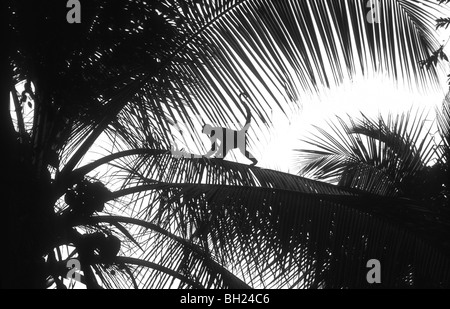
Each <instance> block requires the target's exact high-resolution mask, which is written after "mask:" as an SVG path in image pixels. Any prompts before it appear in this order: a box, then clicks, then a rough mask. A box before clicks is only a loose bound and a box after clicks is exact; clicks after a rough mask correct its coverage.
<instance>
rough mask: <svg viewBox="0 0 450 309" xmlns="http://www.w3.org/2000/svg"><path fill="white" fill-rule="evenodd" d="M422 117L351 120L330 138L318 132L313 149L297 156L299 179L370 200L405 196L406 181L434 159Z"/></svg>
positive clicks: (335, 129) (334, 127) (336, 128)
mask: <svg viewBox="0 0 450 309" xmlns="http://www.w3.org/2000/svg"><path fill="white" fill-rule="evenodd" d="M426 121H427V120H426V115H425V114H424V113H423V112H422V113H419V112H417V113H415V115H411V111H410V112H408V113H406V114H402V115H400V116H396V117H394V116H392V115H389V116H388V117H387V120H385V119H383V117H381V116H379V117H378V119H374V120H371V119H369V118H368V117H366V116H364V115H362V118H361V119H360V120H354V119H352V118H351V117H350V125H348V124H346V123H345V122H344V121H342V120H341V119H338V123H339V124H331V132H330V133H328V132H327V131H326V130H324V129H322V128H318V131H319V133H320V135H317V134H315V135H314V136H313V138H311V139H309V140H306V142H307V143H308V144H310V145H312V146H314V147H315V148H317V149H306V150H299V151H300V156H299V158H300V162H302V164H303V166H302V167H301V170H300V173H301V174H304V175H309V176H312V177H315V178H318V179H322V180H331V181H336V180H337V181H339V184H340V185H342V186H344V187H348V188H355V189H360V190H363V191H367V192H371V193H374V194H380V195H386V196H396V195H398V194H403V195H404V194H406V193H405V192H407V191H408V186H409V185H411V183H410V182H409V181H411V179H412V178H415V177H417V175H418V174H419V173H421V172H422V171H424V170H425V169H426V167H427V165H429V164H430V163H431V162H432V160H433V159H434V158H433V156H434V153H435V152H434V143H433V139H432V137H431V136H430V135H431V134H430V132H431V128H432V125H429V124H426Z"/></svg>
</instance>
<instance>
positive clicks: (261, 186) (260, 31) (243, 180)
mask: <svg viewBox="0 0 450 309" xmlns="http://www.w3.org/2000/svg"><path fill="white" fill-rule="evenodd" d="M421 3H423V4H426V5H427V6H428V7H429V9H428V10H423V9H421V8H422V7H421V6H420V4H421ZM63 4H64V3H63ZM1 5H2V12H5V13H6V14H7V16H6V18H2V22H3V23H4V25H3V27H4V29H6V31H5V34H6V38H5V39H4V40H2V41H3V42H5V47H4V49H5V50H6V51H7V52H8V53H7V57H2V58H1V68H2V70H1V72H2V74H1V76H2V82H1V84H0V85H1V98H2V106H3V112H2V113H0V114H1V116H2V117H3V119H2V121H0V123H1V124H0V125H1V126H2V132H4V134H2V137H1V138H2V140H1V143H2V145H3V149H4V160H5V161H4V162H5V171H4V175H6V177H8V179H7V181H6V182H5V184H4V186H3V196H4V201H5V203H4V205H5V206H4V208H5V209H4V212H3V216H4V218H5V222H6V224H4V225H2V226H3V229H4V231H3V232H4V234H3V235H6V244H4V248H6V249H5V250H4V254H2V259H3V260H2V265H8V266H7V267H6V270H5V272H4V273H3V274H2V277H1V278H2V286H3V287H39V288H42V287H46V286H56V287H58V288H64V287H66V286H67V280H66V279H64V278H66V277H67V276H68V272H69V270H68V269H67V267H68V265H69V266H71V265H75V266H76V267H77V264H71V263H74V261H78V262H79V266H80V267H81V270H82V272H83V274H82V276H81V279H80V281H81V282H82V283H83V284H84V285H86V286H87V287H88V288H96V287H100V286H102V287H130V286H134V287H140V288H149V287H153V288H155V287H156V288H161V287H194V288H224V287H232V288H244V287H354V286H364V285H365V284H367V282H366V279H365V275H364V269H365V261H366V260H368V259H369V258H370V259H371V258H377V257H378V258H379V259H381V260H382V261H383V263H385V264H384V265H386V268H385V269H386V271H389V272H388V273H387V274H389V275H388V276H386V278H389V279H388V280H387V281H385V282H384V284H386V285H387V286H409V285H418V284H419V283H420V282H423V281H424V280H425V281H426V282H429V283H430V284H431V285H433V286H448V278H449V275H448V271H449V267H448V265H449V264H448V260H447V259H446V257H445V256H443V255H442V252H441V251H439V248H440V247H439V248H436V247H435V245H434V243H433V244H430V243H428V242H426V241H424V240H423V239H422V238H420V237H419V236H417V235H416V233H415V232H416V229H419V227H415V228H414V229H411V228H410V225H411V224H414V223H416V222H418V220H419V219H418V218H420V219H421V216H420V215H421V214H422V213H423V211H425V210H424V209H423V208H422V207H420V205H416V204H415V203H412V202H410V201H403V202H402V203H399V202H398V200H397V199H394V200H387V199H386V198H383V199H379V198H372V196H370V197H368V196H367V195H366V193H365V192H363V191H358V190H354V189H352V190H349V189H345V188H339V187H336V186H333V185H329V184H326V183H321V182H317V181H311V180H308V179H305V178H301V177H297V176H293V175H288V174H283V173H279V172H275V171H270V170H264V169H260V168H257V167H248V166H245V165H241V164H237V163H232V162H228V161H223V160H214V159H213V160H206V159H203V158H199V159H186V158H176V157H174V156H172V154H171V152H170V151H169V149H170V148H171V146H172V144H173V143H174V142H175V140H174V135H175V133H176V132H175V131H176V128H179V127H180V126H179V124H180V123H184V124H186V127H187V128H188V131H189V132H188V133H191V134H190V135H191V136H193V138H192V140H193V142H194V144H195V145H196V146H197V147H198V150H199V151H202V150H204V149H202V148H201V145H200V143H199V139H198V136H196V135H195V133H194V132H195V129H194V128H195V126H196V125H198V122H206V121H209V122H217V123H221V124H224V123H227V122H236V121H239V120H240V119H241V118H242V116H241V111H243V108H242V106H241V105H240V102H239V99H238V98H239V95H240V94H241V93H247V94H248V96H249V97H250V98H251V100H250V101H251V102H252V103H251V106H250V109H251V110H252V112H253V115H254V124H255V125H256V126H254V127H256V128H257V130H258V131H259V132H266V131H265V130H266V129H265V128H266V127H267V126H268V125H270V119H269V117H268V110H270V109H272V108H279V109H281V110H283V111H287V110H288V109H289V108H295V107H296V106H297V104H298V103H297V99H298V93H297V90H296V89H302V90H303V91H305V92H308V91H309V92H314V91H315V90H316V89H317V87H318V86H320V85H330V84H332V83H339V82H340V81H341V80H342V79H344V78H345V77H346V76H352V75H353V74H355V73H357V72H366V71H372V70H375V71H377V72H386V73H388V74H390V75H391V76H393V77H395V78H397V79H398V80H402V79H408V80H411V81H412V82H411V84H414V85H415V86H421V87H425V86H426V85H427V84H428V83H429V81H431V82H433V81H435V80H436V72H435V71H434V70H431V71H429V72H425V71H422V70H420V66H419V64H418V61H419V60H420V59H423V58H425V57H427V56H428V55H429V54H430V53H432V52H433V51H434V50H437V49H438V44H437V41H436V39H435V38H434V36H433V18H434V17H433V13H435V12H436V10H437V5H436V4H435V3H434V1H426V0H424V1H421V2H411V3H410V2H407V1H400V0H398V1H389V2H385V3H384V5H383V6H382V7H381V8H379V9H378V8H377V9H374V8H367V2H366V1H346V0H342V1H335V0H334V1H320V2H317V1H294V0H292V1H266V0H254V1H250V0H227V1H226V0H224V1H209V0H200V1H197V0H160V1H152V2H151V3H150V2H149V1H148V2H138V1H131V0H128V1H123V2H120V3H119V2H111V1H105V0H98V1H90V2H89V3H87V2H86V3H85V2H83V3H82V11H81V23H80V24H69V23H67V22H66V20H65V17H66V14H67V10H68V9H67V8H66V7H65V6H63V5H62V4H61V1H56V0H51V1H33V2H32V3H25V2H21V1H2V4H1ZM433 10H434V12H433ZM367 13H371V14H380V16H378V17H379V18H380V19H381V22H380V23H377V22H376V21H375V22H374V19H373V18H370V20H369V19H368V17H367ZM372 17H373V16H372ZM375 20H378V19H377V18H375ZM399 38H405V40H399ZM398 56H400V57H402V59H403V62H401V63H398V62H397V61H396V57H398ZM403 68H406V70H402V69H403ZM411 76H413V77H414V78H411ZM405 77H406V78H405ZM10 97H11V98H10ZM28 112H29V113H28ZM286 113H287V112H286ZM196 119H199V120H196ZM185 135H186V134H185ZM99 145H100V146H103V145H107V147H108V148H106V146H104V147H103V149H102V150H103V152H102V153H101V156H100V158H98V157H97V158H86V157H87V156H88V155H92V153H93V152H94V151H99ZM96 146H97V147H96ZM105 148H106V149H105ZM105 166H106V167H107V168H103V169H102V167H105ZM386 204H388V205H392V209H393V210H392V212H387V213H386V212H384V208H381V205H386ZM399 209H400V210H401V211H404V210H407V212H408V216H406V217H405V221H404V222H403V223H402V224H397V225H396V224H395V223H396V222H395V221H394V222H392V221H390V219H392V218H396V217H395V211H397V210H399ZM393 212H394V213H393ZM374 214H376V215H377V216H378V217H376V216H375V215H374ZM385 217H387V219H386V220H383V219H384V218H385ZM420 222H422V221H420ZM426 228H428V226H426ZM428 236H430V237H431V238H432V237H433V236H435V235H434V234H433V233H431V232H430V233H429V234H428ZM441 236H442V235H440V237H441ZM432 239H433V238H432ZM379 243H383V246H382V247H380V246H378V244H379ZM405 245H406V246H408V248H413V249H414V250H415V251H414V252H416V255H414V256H408V255H405V252H407V251H403V250H400V251H399V252H398V249H400V248H402V246H405ZM361 261H363V262H361ZM399 263H402V264H401V265H400V266H401V267H400V266H399ZM442 267H444V268H442ZM445 267H447V268H445ZM441 269H444V271H442V272H438V270H441ZM78 270H79V269H75V270H72V271H70V273H73V271H75V272H76V271H78ZM428 279H429V280H428ZM420 280H422V281H420ZM418 282H419V283H418Z"/></svg>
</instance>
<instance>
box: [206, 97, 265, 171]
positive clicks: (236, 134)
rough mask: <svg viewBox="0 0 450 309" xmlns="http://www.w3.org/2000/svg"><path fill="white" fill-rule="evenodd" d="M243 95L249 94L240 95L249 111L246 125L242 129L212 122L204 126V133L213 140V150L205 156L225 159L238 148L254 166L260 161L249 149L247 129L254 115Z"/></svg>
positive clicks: (246, 109) (247, 111)
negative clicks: (215, 124) (212, 124)
mask: <svg viewBox="0 0 450 309" xmlns="http://www.w3.org/2000/svg"><path fill="white" fill-rule="evenodd" d="M243 97H246V98H248V96H247V95H245V94H240V95H239V99H240V100H241V103H242V104H243V106H244V108H245V111H246V113H247V117H246V118H245V125H244V127H243V128H242V129H240V130H232V129H228V128H224V127H213V126H211V125H210V124H205V125H204V126H203V129H202V133H203V134H206V135H207V136H208V137H209V139H210V141H211V150H209V151H208V153H207V154H205V155H204V157H206V158H210V157H212V156H214V157H215V158H218V159H224V158H225V157H226V156H227V154H228V152H229V151H230V150H233V149H236V148H238V149H239V150H240V151H241V153H242V154H243V155H244V156H245V157H246V158H247V159H249V160H250V161H252V164H251V165H252V166H253V165H256V164H257V163H258V160H256V159H255V157H253V155H252V154H251V153H250V152H249V151H248V150H247V131H248V129H249V128H250V122H251V118H252V115H251V112H250V108H249V107H248V105H247V103H246V102H245V101H244V100H243Z"/></svg>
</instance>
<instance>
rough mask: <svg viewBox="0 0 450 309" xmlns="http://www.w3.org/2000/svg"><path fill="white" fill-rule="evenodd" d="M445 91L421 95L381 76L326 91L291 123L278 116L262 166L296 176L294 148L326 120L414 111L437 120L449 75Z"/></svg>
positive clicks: (262, 153) (261, 157) (262, 154)
mask: <svg viewBox="0 0 450 309" xmlns="http://www.w3.org/2000/svg"><path fill="white" fill-rule="evenodd" d="M441 84H442V89H440V90H436V91H430V93H420V92H419V91H415V92H412V91H409V90H408V89H406V87H399V88H397V87H396V86H395V85H394V83H393V82H392V81H391V80H389V79H388V78H386V77H382V76H378V77H371V78H361V79H358V80H356V81H354V82H353V83H351V82H349V81H348V82H345V83H344V84H343V85H341V86H338V87H335V88H332V89H328V90H325V91H324V93H323V94H318V95H317V97H315V98H311V99H310V100H307V101H303V102H302V104H303V109H302V111H300V112H299V114H297V115H293V116H292V121H291V123H289V122H286V120H285V118H284V119H283V117H282V116H281V115H276V116H274V119H273V122H274V129H273V136H272V137H271V139H270V143H269V144H268V145H264V146H262V147H261V149H264V151H259V153H258V152H257V153H258V155H255V156H258V159H259V160H260V163H259V164H258V166H261V167H265V168H271V169H276V170H280V171H284V172H290V173H296V172H297V170H298V168H297V167H296V163H295V155H296V153H295V152H294V151H293V149H298V148H302V147H304V146H305V144H303V143H301V142H300V141H299V140H300V139H302V138H305V137H307V136H308V132H316V130H315V128H314V127H313V126H314V125H315V126H320V127H324V128H327V125H326V121H330V120H335V119H336V116H341V117H342V118H343V119H344V120H346V119H347V117H346V115H347V114H348V115H351V116H356V117H357V116H359V115H360V112H363V113H364V114H365V115H366V116H369V117H373V118H375V117H376V116H377V115H378V114H379V113H381V114H382V115H387V114H388V113H389V112H391V113H394V114H397V113H398V114H401V113H402V112H406V111H408V110H409V109H410V108H413V111H414V110H416V109H417V108H419V109H422V108H425V109H426V110H429V111H430V114H429V118H430V119H431V120H433V119H434V107H436V106H440V105H441V104H442V101H443V99H444V97H445V95H446V93H447V92H446V90H447V89H448V86H447V84H446V80H445V75H444V76H443V77H442V83H441Z"/></svg>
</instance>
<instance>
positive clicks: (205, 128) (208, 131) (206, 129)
mask: <svg viewBox="0 0 450 309" xmlns="http://www.w3.org/2000/svg"><path fill="white" fill-rule="evenodd" d="M212 131H213V127H212V126H211V125H210V124H205V125H204V126H203V129H202V133H203V134H206V135H208V136H211V134H212Z"/></svg>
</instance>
